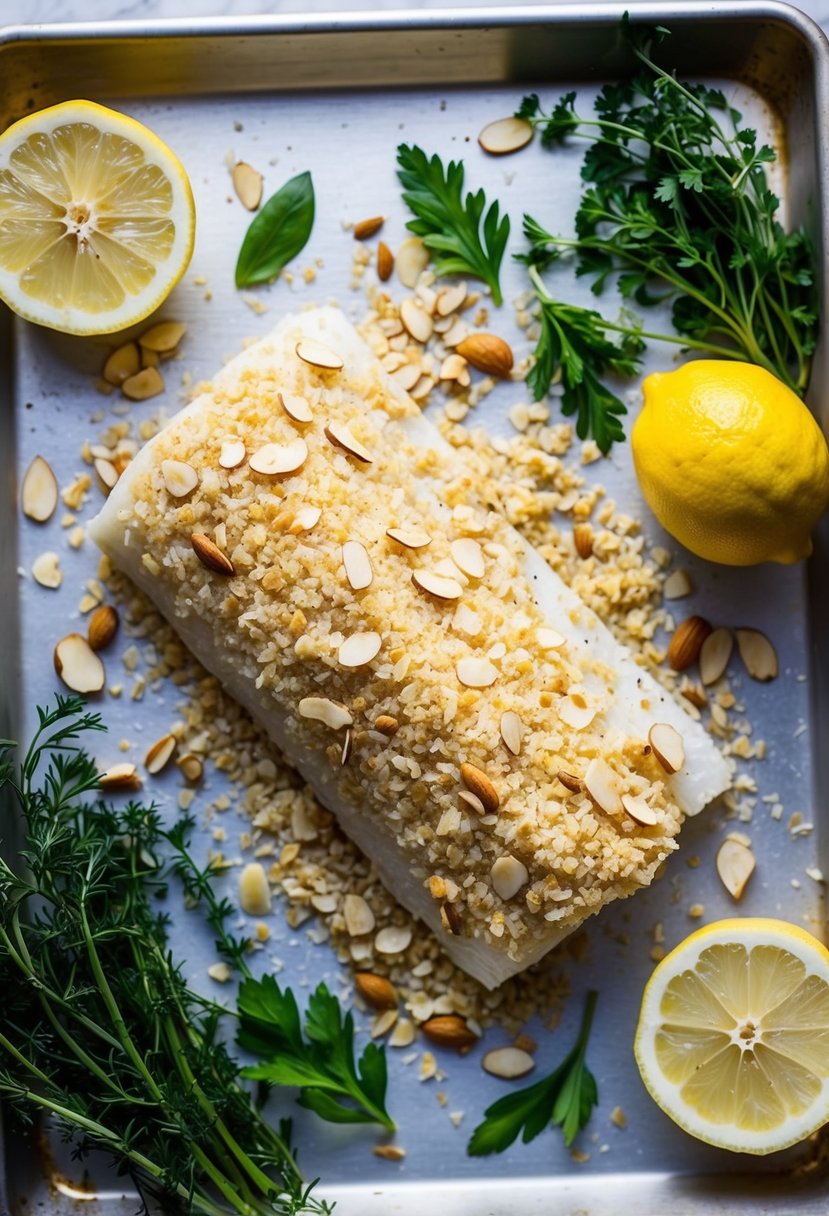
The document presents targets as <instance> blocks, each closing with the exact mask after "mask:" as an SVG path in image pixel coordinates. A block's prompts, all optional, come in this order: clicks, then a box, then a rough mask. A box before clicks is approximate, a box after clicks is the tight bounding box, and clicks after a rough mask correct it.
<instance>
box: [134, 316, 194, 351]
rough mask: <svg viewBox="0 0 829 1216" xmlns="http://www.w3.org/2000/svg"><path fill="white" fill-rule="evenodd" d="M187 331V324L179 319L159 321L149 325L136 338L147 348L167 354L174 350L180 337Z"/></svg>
mask: <svg viewBox="0 0 829 1216" xmlns="http://www.w3.org/2000/svg"><path fill="white" fill-rule="evenodd" d="M186 333H187V326H186V325H182V323H181V322H180V321H159V323H158V324H157V325H153V326H151V328H150V329H148V330H146V331H145V332H144V333H143V334H142V335H141V337H140V338H139V339H138V341H139V342H140V344H141V345H142V346H143V347H145V348H146V349H147V350H154V351H156V352H157V353H158V354H159V355H168V354H170V352H171V351H174V350H175V349H176V347H177V346H178V344H179V342H180V341H181V339H182V338H183V337H184V335H185V334H186Z"/></svg>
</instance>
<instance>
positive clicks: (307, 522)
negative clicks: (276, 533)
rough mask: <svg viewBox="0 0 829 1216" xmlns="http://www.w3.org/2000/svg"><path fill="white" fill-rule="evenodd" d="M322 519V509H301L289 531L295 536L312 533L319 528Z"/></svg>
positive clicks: (309, 507)
mask: <svg viewBox="0 0 829 1216" xmlns="http://www.w3.org/2000/svg"><path fill="white" fill-rule="evenodd" d="M321 518H322V507H311V506H308V507H300V508H299V510H298V511H297V513H296V515H295V516H294V519H293V523H292V524H291V526H290V528H289V529H288V531H289V532H290V533H291V534H292V535H293V536H298V535H299V533H300V532H310V530H311V529H312V528H315V527H316V526H317V524H318V523H319V521H320V519H321Z"/></svg>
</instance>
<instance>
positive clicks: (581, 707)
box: [558, 688, 597, 730]
mask: <svg viewBox="0 0 829 1216" xmlns="http://www.w3.org/2000/svg"><path fill="white" fill-rule="evenodd" d="M596 713H597V706H595V705H591V704H590V702H589V701H588V700H587V698H586V697H585V695H584V693H583V692H580V691H579V690H578V689H577V688H573V689H571V690H570V692H568V693H567V695H566V696H564V697H562V698H561V699H560V701H559V703H558V716H559V717H560V718H561V720H562V722H564V723H565V724H566V725H567V726H570V727H572V729H573V730H585V729H586V728H587V727H588V726H589V725H590V723H591V722H592V721H593V719H594V718H595V716H596Z"/></svg>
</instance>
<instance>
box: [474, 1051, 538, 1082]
mask: <svg viewBox="0 0 829 1216" xmlns="http://www.w3.org/2000/svg"><path fill="white" fill-rule="evenodd" d="M481 1067H482V1068H483V1070H484V1072H488V1073H489V1074H490V1075H491V1076H493V1077H503V1078H504V1080H505V1081H515V1080H517V1079H518V1077H526V1075H527V1073H530V1072H532V1070H533V1069H534V1068H535V1060H534V1059H533V1058H532V1056H531V1055H530V1053H529V1052H528V1051H522V1050H521V1048H520V1047H493V1049H492V1050H491V1051H488V1052H487V1053H486V1055H485V1056H484V1058H483V1059H482V1060H481Z"/></svg>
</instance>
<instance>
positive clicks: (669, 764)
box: [648, 722, 685, 773]
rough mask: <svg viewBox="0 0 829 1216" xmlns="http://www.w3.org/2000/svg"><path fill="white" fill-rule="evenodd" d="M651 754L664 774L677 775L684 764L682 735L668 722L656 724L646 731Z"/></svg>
mask: <svg viewBox="0 0 829 1216" xmlns="http://www.w3.org/2000/svg"><path fill="white" fill-rule="evenodd" d="M648 742H649V743H650V745H651V747H652V748H653V754H654V755H655V756H656V758H657V760H658V761H659V763H660V764H661V765H662V767H663V768H664V770H665V772H666V773H678V772H679V770H680V769H681V768H682V766H683V765H684V764H685V748H684V746H683V743H682V735H681V734H680V733H679V731H678V730H676V729H675V727H673V726H671V725H670V723H668V722H657V723H655V724H654V725H653V726H652V727H651V728H650V730H649V731H648Z"/></svg>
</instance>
